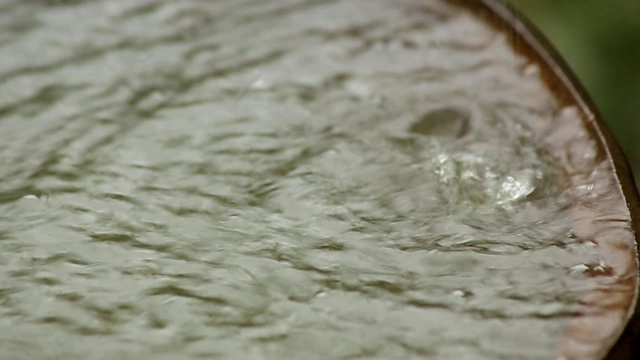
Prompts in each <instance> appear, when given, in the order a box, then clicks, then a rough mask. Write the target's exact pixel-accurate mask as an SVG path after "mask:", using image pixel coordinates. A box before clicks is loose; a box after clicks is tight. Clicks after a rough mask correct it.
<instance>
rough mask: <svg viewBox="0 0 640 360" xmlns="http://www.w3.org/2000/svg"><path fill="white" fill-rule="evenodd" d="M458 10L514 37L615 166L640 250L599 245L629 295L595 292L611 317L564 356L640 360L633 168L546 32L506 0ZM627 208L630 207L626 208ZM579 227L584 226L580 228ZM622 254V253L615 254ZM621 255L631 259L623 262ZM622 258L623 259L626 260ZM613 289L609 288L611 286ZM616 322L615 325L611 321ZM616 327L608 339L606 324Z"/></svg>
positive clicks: (567, 344)
mask: <svg viewBox="0 0 640 360" xmlns="http://www.w3.org/2000/svg"><path fill="white" fill-rule="evenodd" d="M449 1H450V2H452V3H455V4H457V5H459V6H463V7H466V8H468V9H470V10H472V11H473V12H474V13H475V15H476V16H478V17H480V18H482V19H484V20H485V21H486V22H487V23H488V24H489V25H491V26H492V27H494V28H496V29H497V30H499V31H501V32H503V33H507V34H508V36H509V37H510V38H511V43H512V46H513V50H514V51H515V52H516V53H518V54H520V55H522V56H524V57H526V58H528V59H529V60H531V61H532V62H534V63H536V64H537V65H538V66H539V67H540V74H541V77H542V79H543V81H544V82H545V84H546V85H547V87H548V89H549V91H550V92H551V93H552V94H553V95H554V97H555V98H556V100H557V101H558V103H559V105H561V106H573V107H576V108H577V109H578V110H579V112H580V117H581V118H582V121H583V125H584V127H585V128H586V129H587V130H588V131H589V133H590V134H591V138H592V139H593V140H594V141H595V143H596V146H597V147H598V152H599V153H600V154H601V155H603V156H604V157H605V158H606V160H607V162H608V163H609V165H610V169H609V170H610V171H611V172H612V173H613V176H614V177H615V182H616V185H618V187H619V188H618V190H619V192H620V194H619V195H620V196H619V197H618V198H617V199H618V201H619V202H622V203H623V204H621V205H623V206H622V208H624V209H623V210H624V212H626V214H625V215H626V216H625V217H626V218H628V219H629V220H630V227H631V229H630V230H631V231H629V232H628V233H629V235H630V236H632V237H633V239H630V242H631V243H633V244H634V245H635V246H629V247H627V248H624V249H620V248H619V246H616V245H615V244H612V243H610V241H609V240H610V239H611V237H612V235H611V234H608V236H604V238H603V239H602V240H600V241H601V243H598V241H596V243H598V245H599V246H601V248H600V249H599V251H600V253H601V255H602V256H603V258H605V259H607V258H608V259H615V260H620V259H623V261H622V262H624V261H627V262H628V263H625V264H620V266H619V267H617V268H616V266H615V265H614V268H616V270H614V271H618V270H620V271H622V273H618V274H616V279H617V280H618V282H617V283H615V285H622V286H625V287H626V288H627V289H628V291H626V292H623V293H620V292H618V293H614V292H609V291H606V290H594V291H593V293H590V294H588V295H587V296H586V297H585V299H583V301H585V302H587V303H588V304H590V305H593V306H595V307H597V308H599V309H603V311H606V314H605V315H606V316H603V315H602V314H600V315H598V316H590V317H585V318H578V319H576V320H575V321H574V322H573V323H572V325H570V327H569V331H568V333H567V338H566V339H565V340H563V341H562V343H561V345H560V350H559V357H560V358H565V359H573V358H602V357H604V358H606V359H609V360H612V359H616V360H617V359H636V358H639V357H640V349H638V347H637V341H638V340H640V303H639V302H637V301H636V300H637V296H638V255H637V254H638V252H639V248H638V242H637V241H635V240H636V239H637V234H640V199H639V197H638V192H637V190H636V188H635V185H634V180H633V176H632V173H631V170H630V167H629V164H628V162H627V160H626V158H625V157H624V155H623V153H622V151H621V149H620V147H619V145H618V143H617V141H616V140H615V138H614V137H613V135H612V134H611V132H610V131H609V129H608V128H607V126H606V125H605V123H604V120H603V118H602V116H601V115H600V113H599V112H598V110H597V109H596V107H595V105H594V103H593V101H592V100H591V99H590V97H589V95H588V94H587V92H586V91H585V89H584V88H583V87H582V85H581V84H580V82H579V81H578V79H577V78H576V76H575V75H574V74H573V72H572V71H571V70H570V68H569V67H568V66H567V64H566V63H565V61H564V60H563V59H562V58H561V56H560V55H559V54H558V52H557V51H556V50H555V49H554V48H553V46H551V44H550V42H549V41H548V40H547V39H546V38H545V36H544V35H542V33H541V32H540V31H539V30H537V29H536V28H535V26H533V25H532V24H531V23H530V22H529V21H527V20H526V19H525V18H524V17H523V16H522V15H521V14H520V13H519V12H518V11H517V10H516V9H515V8H513V7H512V6H509V5H508V4H505V3H504V2H503V1H501V0H473V1H470V0H449ZM624 205H626V206H624ZM575 226H576V227H578V226H583V225H579V224H578V223H575ZM616 252H617V253H616ZM620 252H624V253H625V254H626V256H623V257H620ZM625 254H623V255H625ZM610 285H611V284H609V286H610ZM612 319H613V320H612ZM603 320H604V321H605V322H606V321H608V323H607V324H608V325H611V324H616V325H615V326H614V328H613V329H610V331H608V332H607V331H604V332H606V333H607V335H606V336H603V335H602V333H603V330H601V328H603V327H604V328H606V327H607V324H605V325H604V326H603V325H602V323H601V321H603Z"/></svg>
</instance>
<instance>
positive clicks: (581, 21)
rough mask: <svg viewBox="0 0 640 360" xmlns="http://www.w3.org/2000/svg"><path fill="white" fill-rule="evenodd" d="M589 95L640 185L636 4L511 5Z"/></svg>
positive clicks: (602, 0) (574, 0)
mask: <svg viewBox="0 0 640 360" xmlns="http://www.w3.org/2000/svg"><path fill="white" fill-rule="evenodd" d="M512 3H513V4H514V6H515V7H516V8H517V9H519V10H520V11H521V12H522V13H524V14H525V15H526V16H527V17H529V19H530V20H532V22H533V23H534V24H536V25H537V26H538V27H539V28H540V29H541V30H542V32H543V33H545V34H546V35H547V37H548V38H549V39H550V40H551V42H552V43H553V44H554V45H555V46H556V48H557V49H558V50H559V52H560V53H561V54H562V55H563V56H564V58H565V60H566V61H567V62H568V63H569V65H570V66H571V68H572V69H573V71H574V72H575V73H576V75H577V76H578V78H579V79H580V80H581V81H582V83H583V85H585V87H586V88H587V90H588V91H589V93H590V95H591V97H592V98H593V100H594V101H595V103H596V105H597V106H598V108H599V110H600V111H601V112H602V114H603V116H604V118H605V120H606V122H607V124H608V125H609V128H610V129H611V130H612V131H613V133H614V135H615V136H616V137H617V139H618V141H619V142H620V144H621V145H622V148H623V150H624V151H625V153H626V155H627V158H628V159H629V161H630V162H631V165H632V167H633V168H634V172H635V174H636V175H635V177H636V184H640V181H638V180H640V115H639V114H640V1H639V0H512Z"/></svg>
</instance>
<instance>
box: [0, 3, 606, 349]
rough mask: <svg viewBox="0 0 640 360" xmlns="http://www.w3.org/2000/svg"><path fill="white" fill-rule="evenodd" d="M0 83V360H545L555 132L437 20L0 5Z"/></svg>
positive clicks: (564, 299)
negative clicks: (550, 135) (551, 136)
mask: <svg viewBox="0 0 640 360" xmlns="http://www.w3.org/2000/svg"><path fill="white" fill-rule="evenodd" d="M365 8H366V10H365ZM0 59H2V60H1V61H0V153H1V157H0V178H1V179H2V180H1V181H0V343H1V346H0V357H2V358H3V359H16V360H19V359H176V358H180V359H197V358H203V359H421V358H441V359H454V358H455V359H483V358H504V359H515V358H527V359H534V358H547V357H549V356H551V354H553V352H554V351H555V349H556V346H557V343H558V342H559V340H560V338H562V336H563V334H564V332H565V329H566V327H567V326H568V323H569V320H570V319H571V317H572V316H574V315H576V314H578V313H579V312H580V307H579V306H578V305H577V301H576V300H577V299H578V298H579V297H581V296H582V295H583V294H585V292H586V291H587V290H589V289H591V288H593V286H594V283H593V282H592V281H591V279H588V278H587V277H586V276H585V275H584V274H583V273H582V271H580V269H581V268H580V267H579V265H580V264H586V263H589V262H591V261H593V260H594V257H595V253H594V250H593V249H592V247H589V246H587V245H586V244H584V243H583V242H582V241H580V240H579V239H578V238H577V236H575V235H574V234H573V233H572V229H571V220H570V219H569V215H568V212H567V206H568V203H569V202H570V199H571V196H570V194H572V192H573V191H575V189H572V188H571V187H570V186H568V185H567V184H568V182H567V180H566V174H564V173H563V170H562V168H561V166H560V163H559V160H558V156H557V154H554V153H553V152H552V151H550V150H545V148H546V146H545V145H544V142H543V141H541V139H542V137H544V136H545V133H544V129H547V128H549V127H550V126H551V125H550V124H553V123H554V122H555V121H558V119H559V118H560V117H562V116H566V115H567V112H568V113H571V109H568V110H567V109H565V111H564V112H563V111H560V110H561V109H560V108H559V106H558V105H557V104H555V102H554V100H553V99H552V97H551V96H550V95H548V91H546V89H545V88H544V87H543V85H542V83H541V81H540V80H539V78H538V75H537V69H536V67H535V66H534V65H530V64H527V61H526V60H525V59H524V58H521V57H514V55H513V53H512V51H511V48H510V44H509V39H508V38H507V37H506V36H504V35H501V34H499V33H496V32H494V31H493V30H490V29H488V28H486V27H485V26H484V25H483V24H481V23H479V22H478V21H477V20H474V19H473V17H472V16H471V15H470V14H468V13H466V12H464V11H462V12H460V11H456V10H455V9H454V8H453V7H451V6H449V5H445V4H444V3H441V2H440V1H418V0H403V1H392V0H377V1H364V0H355V1H313V0H305V1H302V0H301V1H295V0H286V1H257V0H244V1H237V0H233V1H232V0H225V1H195V0H189V1H168V0H167V1H162V0H152V1H143V0H135V1H118V0H111V1H108V0H105V1H71V0H66V1H64V0H59V1H36V0H30V1H27V0H20V1H17V0H16V1H3V2H2V3H1V4H0ZM563 114H564V115H563ZM576 131H578V130H576ZM589 154H590V153H589V152H587V153H586V155H584V156H588V155H589ZM576 266H578V267H576ZM585 268H586V267H585Z"/></svg>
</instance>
